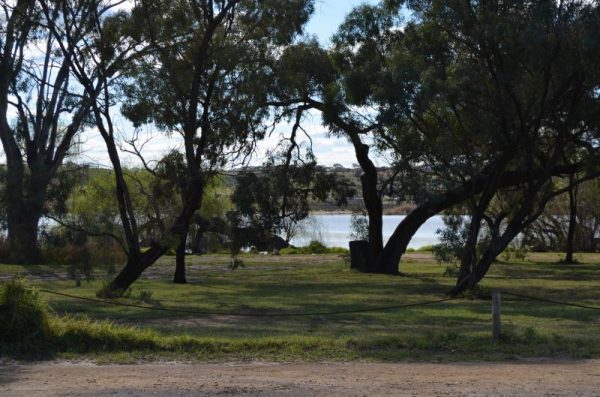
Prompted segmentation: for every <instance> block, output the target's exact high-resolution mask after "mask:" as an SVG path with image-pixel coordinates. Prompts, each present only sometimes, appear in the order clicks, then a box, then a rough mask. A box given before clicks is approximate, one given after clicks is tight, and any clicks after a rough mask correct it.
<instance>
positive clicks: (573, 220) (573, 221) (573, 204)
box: [564, 176, 577, 264]
mask: <svg viewBox="0 0 600 397" xmlns="http://www.w3.org/2000/svg"><path fill="white" fill-rule="evenodd" d="M572 179H573V177H572V176H571V177H570V178H569V180H570V183H572ZM576 227H577V186H572V187H571V188H570V189H569V231H568V233H567V247H566V255H565V260H564V263H568V264H573V263H575V260H574V258H573V252H574V251H575V229H576Z"/></svg>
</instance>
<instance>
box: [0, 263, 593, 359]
mask: <svg viewBox="0 0 600 397" xmlns="http://www.w3.org/2000/svg"><path fill="white" fill-rule="evenodd" d="M560 257H561V256H560V255H559V254H530V255H529V257H528V261H527V262H522V263H502V262H501V263H496V264H494V266H493V267H492V271H491V272H490V274H489V275H488V277H487V278H486V279H485V280H484V282H483V283H482V287H483V291H482V292H481V293H480V294H479V295H478V296H477V297H476V298H473V299H460V300H454V301H448V302H443V303H438V304H435V305H430V306H418V307H409V308H404V309H396V310H389V311H374V312H366V313H353V314H341V315H335V316H333V315H327V316H323V315H317V316H306V317H260V316H259V317H238V316H234V315H232V314H234V313H259V314H260V313H281V314H285V313H296V312H302V313H306V312H334V311H345V310H355V309H364V308H375V307H381V306H392V305H401V304H409V303H417V302H427V301H432V300H437V299H440V298H444V297H445V293H446V292H447V291H448V290H449V289H450V287H451V286H452V284H453V283H454V279H453V278H450V277H444V276H443V275H442V274H443V271H444V267H443V266H440V265H438V264H435V263H434V262H433V261H432V260H431V258H430V257H429V256H428V254H424V253H414V254H409V255H408V257H407V258H406V260H405V261H404V262H403V263H402V264H401V271H402V272H403V276H399V277H392V276H382V275H364V274H360V273H356V272H353V271H350V270H349V269H348V265H346V264H344V263H343V261H342V259H341V258H340V257H339V256H337V255H317V256H315V255H312V256H311V255H297V256H296V255H289V256H281V257H272V256H269V257H265V256H244V257H243V260H244V267H242V268H238V269H237V270H235V271H231V270H229V269H228V268H227V263H228V262H229V259H228V258H227V257H226V256H203V257H191V258H189V259H190V260H189V265H188V281H190V283H189V284H187V285H174V284H172V283H171V282H170V279H171V273H172V270H173V266H174V258H170V257H166V258H163V259H162V260H161V261H160V262H159V263H158V264H157V265H155V266H154V267H152V268H150V269H149V270H148V272H147V273H146V275H145V276H144V277H143V278H142V279H141V280H140V281H138V282H137V283H135V284H134V287H133V289H132V291H131V294H130V296H129V297H128V298H123V299H120V300H119V302H124V303H135V304H141V305H148V306H156V307H164V308H178V309H185V310H194V311H204V312H219V313H223V314H219V315H190V314H182V313H169V312H161V311H150V310H144V309H139V308H130V307H119V306H111V305H105V304H95V303H90V302H85V301H78V300H74V299H70V298H65V297H60V296H54V295H46V294H44V296H45V297H46V299H47V301H48V302H49V303H50V306H51V307H52V309H53V311H54V313H55V314H56V316H53V317H52V319H51V323H52V327H53V329H55V332H56V334H57V335H58V337H57V339H56V340H57V341H58V342H57V341H55V342H54V343H53V344H52V345H51V346H46V347H45V348H42V349H40V351H39V355H42V356H47V357H57V356H58V357H67V358H74V357H88V358H94V359H98V360H100V361H104V360H108V361H119V362H131V361H137V360H140V359H146V358H153V359H179V360H181V359H183V360H188V359H189V360H203V361H206V360H246V359H264V360H292V361H296V360H376V361H398V360H423V361H449V360H498V359H516V358H522V357H560V358H592V357H600V311H593V310H586V309H581V308H575V307H565V306H559V305H554V304H549V303H543V302H532V301H527V300H522V299H517V298H512V297H510V296H507V295H504V296H503V305H502V316H503V317H502V320H503V331H504V338H503V340H502V341H500V342H493V341H492V340H491V339H492V338H491V300H490V299H489V291H491V290H493V289H500V290H503V291H507V292H517V293H523V294H528V295H534V296H539V297H543V298H548V299H553V300H560V301H568V302H573V303H579V304H585V305H591V306H596V307H600V255H596V254H589V255H588V254H586V255H583V254H581V255H578V256H577V259H578V260H579V262H580V263H579V264H577V265H563V264H559V263H557V261H558V260H559V259H560ZM12 273H21V274H29V275H30V277H29V278H30V283H31V284H33V285H35V286H37V287H39V288H43V289H48V290H52V291H58V292H63V293H67V294H73V295H77V296H83V297H89V298H95V292H96V291H97V290H99V289H100V288H101V286H102V283H103V282H104V280H102V279H101V278H102V275H100V276H99V278H100V279H98V280H95V281H91V282H82V284H81V286H76V284H75V282H74V281H72V280H68V279H63V278H64V270H62V269H56V268H51V267H48V266H13V265H0V276H8V275H9V274H12ZM55 276H58V277H55ZM90 320H92V321H90ZM105 320H108V321H105Z"/></svg>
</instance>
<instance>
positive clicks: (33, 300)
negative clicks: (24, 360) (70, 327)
mask: <svg viewBox="0 0 600 397" xmlns="http://www.w3.org/2000/svg"><path fill="white" fill-rule="evenodd" d="M48 324H49V323H48V305H47V304H46V301H45V300H44V299H43V298H42V296H41V295H40V293H39V292H38V291H37V290H36V289H34V288H31V287H29V286H28V285H27V283H26V281H25V280H24V279H23V278H14V279H12V280H9V281H4V282H2V284H0V343H1V344H2V345H3V346H8V347H10V349H9V350H12V351H16V352H21V351H29V350H31V349H34V348H35V347H36V346H39V345H40V344H43V343H44V342H46V341H48V340H49V338H50V327H49V325H48Z"/></svg>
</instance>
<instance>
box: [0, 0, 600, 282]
mask: <svg viewBox="0 0 600 397" xmlns="http://www.w3.org/2000/svg"><path fill="white" fill-rule="evenodd" d="M0 7H1V8H2V12H1V13H0V140H1V141H2V147H3V150H4V155H5V159H6V166H5V169H3V179H4V184H3V189H4V195H3V200H4V207H5V209H6V210H5V217H4V218H5V223H6V229H7V234H8V244H9V247H10V248H9V250H10V251H9V253H10V260H11V261H12V262H17V263H33V262H39V261H40V260H42V253H41V251H40V244H39V241H38V239H39V237H40V230H39V226H40V219H42V218H43V217H49V216H50V217H53V218H55V221H56V222H59V223H64V224H65V225H67V226H69V225H70V226H71V227H75V228H80V229H81V230H82V231H81V232H82V233H85V232H87V233H88V234H89V235H92V234H93V235H98V236H104V237H108V238H112V239H113V240H114V241H117V244H118V246H119V247H120V248H121V250H122V252H123V263H122V264H121V266H119V270H118V271H117V273H116V275H115V277H114V279H113V280H112V282H111V283H110V285H109V286H108V287H107V291H109V292H110V293H112V294H118V293H120V292H123V291H125V290H126V289H127V288H128V287H129V286H130V285H131V284H132V283H133V282H135V280H137V278H138V277H139V276H140V275H141V274H142V273H143V272H144V270H145V269H147V268H148V267H149V266H152V265H153V264H154V263H155V262H156V261H157V260H158V259H159V258H160V257H161V256H163V255H165V254H166V253H168V252H170V251H171V250H174V251H175V253H176V267H175V276H174V281H175V282H185V253H186V251H187V250H188V247H189V242H190V241H199V240H201V239H202V236H203V235H204V234H205V233H211V230H224V229H225V228H227V227H229V228H233V231H231V233H229V235H230V236H232V237H231V241H232V244H233V245H234V246H237V247H239V246H242V245H244V244H247V243H250V241H251V240H252V239H251V238H250V237H252V238H257V236H259V237H260V239H261V240H265V239H267V237H268V236H273V235H276V234H279V235H283V240H284V241H285V240H288V241H289V236H290V235H292V234H293V232H294V228H295V227H296V225H297V223H298V221H300V220H301V219H303V218H304V217H306V215H307V213H308V207H307V202H309V201H310V200H325V199H327V200H334V201H336V202H338V203H340V204H343V203H344V202H345V200H347V199H348V197H350V196H352V194H353V193H354V192H353V190H352V187H351V186H350V184H349V183H348V181H345V180H343V179H340V178H335V177H332V175H333V174H328V173H326V172H324V170H323V169H321V168H320V167H318V166H317V164H316V160H315V158H314V155H313V152H312V148H311V147H310V145H308V146H307V145H305V144H303V143H302V142H301V141H302V139H301V136H308V137H309V138H310V134H309V132H307V131H306V130H305V129H304V128H303V125H306V122H307V120H308V119H309V117H307V116H308V115H309V114H315V113H318V114H320V115H321V117H322V124H323V126H325V127H326V128H327V129H328V131H329V134H330V135H332V136H336V137H341V138H344V139H347V140H348V142H350V144H351V145H352V147H353V148H354V152H355V155H356V163H357V164H358V165H359V167H360V170H361V176H360V182H361V183H360V184H361V186H360V187H361V189H360V190H361V192H360V193H361V195H362V201H363V203H364V207H365V208H364V209H365V212H366V215H367V219H368V223H367V225H366V229H367V231H366V234H367V235H368V252H367V253H366V262H367V263H368V266H367V271H369V272H375V273H385V274H398V272H399V263H400V261H401V258H402V256H403V254H404V253H405V251H406V248H407V246H408V244H409V242H410V240H411V238H412V237H413V235H414V234H415V232H416V231H417V229H418V228H419V227H420V226H421V225H423V224H424V223H425V222H426V221H427V220H428V219H429V218H430V217H432V216H434V215H437V214H441V213H444V212H456V211H457V209H460V212H461V213H462V215H465V216H466V219H467V221H466V224H465V226H464V240H463V241H462V242H461V244H462V249H461V255H460V266H459V270H458V273H457V281H456V287H455V288H454V289H453V291H452V292H451V293H453V294H457V293H460V292H461V291H463V290H465V289H469V288H473V287H475V286H476V285H477V284H478V283H479V281H480V280H481V279H482V278H483V277H484V276H485V275H486V273H487V271H488V270H489V268H490V266H491V265H492V264H493V262H494V260H495V259H496V257H497V256H498V255H499V254H500V253H502V252H503V251H504V250H505V249H506V248H507V247H508V246H509V244H510V243H511V242H512V241H513V240H514V239H515V238H516V237H517V236H520V235H525V238H526V239H527V241H529V242H530V243H531V244H532V246H534V247H538V248H539V249H542V248H546V249H559V248H561V249H562V247H563V246H564V247H565V250H566V251H567V258H566V259H567V260H569V259H570V260H571V261H572V252H573V251H574V250H575V249H583V248H588V249H590V247H591V246H594V244H596V243H595V239H596V238H597V229H596V224H595V222H596V219H597V218H595V212H594V211H595V209H593V206H594V205H593V204H591V203H592V202H596V200H595V198H596V197H597V196H595V197H594V195H593V194H591V195H589V196H586V197H589V199H583V197H584V196H585V194H587V193H585V192H586V191H587V190H586V189H591V188H593V187H594V186H595V185H594V184H595V183H596V179H595V178H597V176H598V175H599V172H600V169H599V168H598V164H599V162H598V155H599V153H598V149H599V148H598V142H599V140H598V138H599V130H598V127H599V124H600V6H599V4H598V1H587V0H566V1H560V2H557V1H553V0H536V1H523V0H506V1H495V2H485V1H469V0H444V1H442V0H407V1H401V0H384V1H382V2H381V3H380V4H379V5H375V6H369V5H363V6H359V7H357V8H355V9H354V10H353V11H352V12H351V13H350V14H349V15H348V16H347V17H346V20H345V21H344V23H343V24H342V25H341V26H340V27H339V29H338V32H337V33H336V35H335V36H334V37H333V40H332V45H331V46H330V47H328V48H324V47H322V46H321V45H319V43H318V42H316V41H315V40H314V39H312V38H310V37H306V36H303V35H302V33H303V29H304V26H305V24H306V22H307V21H308V19H309V18H310V16H311V14H312V13H313V11H314V0H285V1H256V0H181V1H175V2H173V1H162V0H158V1H157V0H153V1H146V0H139V1H135V2H132V3H131V4H130V3H128V2H123V1H119V0H77V1H75V0H53V1H46V0H2V1H1V2H0ZM120 118H125V119H127V120H128V121H129V122H130V123H131V125H132V127H131V130H132V132H131V133H128V132H127V131H121V130H120V128H117V125H120V123H116V121H115V120H117V119H120ZM284 123H287V124H284ZM277 125H280V126H281V125H287V126H288V127H289V128H288V132H287V135H286V136H284V137H283V139H282V140H281V142H280V143H279V145H278V147H277V148H273V150H272V152H271V153H270V155H269V158H268V159H267V160H265V164H264V166H263V170H264V172H263V173H262V174H260V173H252V172H244V173H240V174H239V176H238V178H237V183H236V187H235V188H234V189H233V190H232V191H231V199H230V200H231V201H229V200H220V199H217V201H216V202H213V203H211V200H213V199H214V197H213V198H211V197H212V196H211V194H213V193H214V192H215V191H218V190H219V188H218V186H219V183H220V182H219V181H220V175H222V174H224V173H227V172H229V171H231V170H232V169H240V168H243V167H245V166H247V165H248V164H249V159H250V158H251V157H252V154H253V153H254V151H255V148H256V145H257V143H258V142H260V141H262V140H263V139H264V138H265V137H266V136H267V135H269V134H270V133H271V132H272V131H273V128H274V126H277ZM141 128H147V129H153V130H154V131H156V132H160V133H164V134H168V135H174V136H177V137H178V138H179V139H180V142H181V146H180V148H179V149H174V150H172V151H171V152H168V153H165V155H164V156H163V157H162V158H160V159H150V158H145V157H144V155H143V146H144V143H145V142H144V141H143V140H142V139H141V138H140V134H139V131H140V129H141ZM84 133H85V134H86V136H89V134H95V136H97V137H98V138H101V139H102V141H103V142H104V145H105V148H104V150H105V151H106V154H107V157H108V159H109V160H110V168H111V169H110V170H108V171H106V172H102V171H100V170H94V171H93V173H94V174H95V175H93V178H91V179H89V177H90V175H89V173H88V175H87V178H88V179H87V181H89V180H93V181H95V182H94V184H93V186H91V185H89V184H87V182H86V183H83V184H82V183H79V184H78V183H76V182H77V181H74V180H72V179H73V178H76V177H75V176H73V175H77V168H78V167H80V165H77V164H80V162H77V161H76V162H72V161H70V156H74V155H76V154H77V149H78V147H79V146H80V145H79V142H80V140H81V137H82V134H84ZM124 136H125V137H124ZM125 152H127V153H128V154H129V155H133V156H134V157H136V158H137V159H138V168H136V169H131V168H130V167H125V166H124V165H123V164H124V161H123V159H122V157H123V154H124V153H125ZM378 158H385V159H387V160H388V163H389V164H388V167H386V172H385V173H383V172H381V169H380V168H378V167H377V166H376V164H377V161H376V160H377V159H378ZM82 189H83V190H82ZM211 192H212V193H211ZM69 197H79V198H85V199H81V200H79V201H77V200H72V199H70V198H69ZM384 197H394V198H395V199H397V200H399V201H409V202H411V203H413V204H414V205H415V208H414V210H413V211H412V212H411V213H410V214H408V215H407V216H406V218H405V219H404V220H403V221H402V222H400V223H399V224H398V225H397V227H396V229H395V231H394V233H393V235H392V236H391V238H390V239H389V240H388V242H387V243H386V244H384V241H383V234H382V225H383V222H382V219H383V218H382V217H383V204H382V202H383V198H384ZM565 197H568V198H569V200H568V201H569V204H568V205H567V206H566V207H565V205H563V204H561V203H564V200H565ZM588 200H590V201H588ZM76 201H77V204H75V202H76ZM225 202H227V203H228V204H225ZM586 206H587V207H586ZM209 207H212V208H213V210H214V213H215V214H218V216H215V217H214V218H215V219H212V218H211V217H208V218H207V217H206V216H202V215H198V214H202V211H203V210H204V211H208V210H207V208H209ZM567 207H568V210H567ZM583 207H586V209H584V208H583ZM209 212H210V211H209ZM225 213H227V214H229V215H227V216H226V215H224V214H225ZM205 214H206V213H205ZM584 214H585V215H584ZM586 216H589V218H587V219H586ZM209 218H210V219H209ZM216 219H227V222H226V223H221V224H219V222H220V221H217V220H216ZM549 225H554V226H552V227H551V229H553V230H551V231H549V228H550V227H549ZM564 225H567V227H566V229H565V227H564ZM92 229H93V230H92ZM586 244H589V246H587V247H586ZM559 246H560V247H559ZM591 249H593V247H592V248H591ZM569 252H570V254H569ZM569 256H570V258H569Z"/></svg>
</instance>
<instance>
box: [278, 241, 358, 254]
mask: <svg viewBox="0 0 600 397" xmlns="http://www.w3.org/2000/svg"><path fill="white" fill-rule="evenodd" d="M279 253H280V254H281V255H311V254H339V255H345V254H348V253H349V251H348V249H346V248H342V247H331V248H329V247H326V246H325V245H323V243H321V242H319V241H315V240H313V241H311V242H310V243H309V244H308V245H307V246H306V247H288V248H283V249H282V250H281V251H279Z"/></svg>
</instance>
